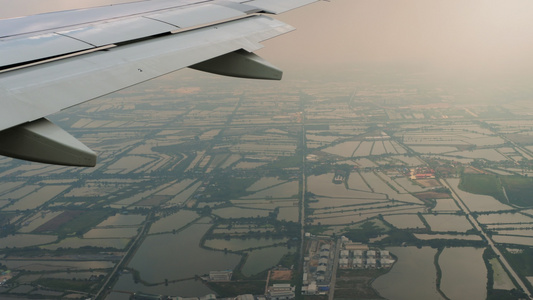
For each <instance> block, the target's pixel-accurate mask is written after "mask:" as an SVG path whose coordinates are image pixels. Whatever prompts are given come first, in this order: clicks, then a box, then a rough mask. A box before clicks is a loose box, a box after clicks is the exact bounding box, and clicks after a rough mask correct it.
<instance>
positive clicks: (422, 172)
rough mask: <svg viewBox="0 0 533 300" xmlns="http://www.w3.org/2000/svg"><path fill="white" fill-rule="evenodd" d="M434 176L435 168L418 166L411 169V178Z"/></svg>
mask: <svg viewBox="0 0 533 300" xmlns="http://www.w3.org/2000/svg"><path fill="white" fill-rule="evenodd" d="M433 178H435V170H433V169H431V168H429V167H418V168H415V169H411V179H412V180H416V179H433Z"/></svg>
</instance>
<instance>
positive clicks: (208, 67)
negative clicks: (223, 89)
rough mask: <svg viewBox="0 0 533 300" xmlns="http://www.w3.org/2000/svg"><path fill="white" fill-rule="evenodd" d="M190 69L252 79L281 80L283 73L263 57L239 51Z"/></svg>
mask: <svg viewBox="0 0 533 300" xmlns="http://www.w3.org/2000/svg"><path fill="white" fill-rule="evenodd" d="M189 68H191V69H195V70H199V71H204V72H208V73H213V74H218V75H224V76H232V77H240V78H251V79H269V80H281V76H282V75H283V72H282V71H281V70H280V69H278V68H276V67H275V66H273V65H272V64H270V63H269V62H268V61H266V60H264V59H262V58H261V57H259V56H257V55H255V54H253V53H250V52H247V51H245V50H237V51H235V52H230V53H228V54H224V55H221V56H219V57H215V58H212V59H209V60H206V61H204V62H201V63H198V64H195V65H192V66H190V67H189Z"/></svg>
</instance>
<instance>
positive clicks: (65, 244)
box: [41, 237, 130, 250]
mask: <svg viewBox="0 0 533 300" xmlns="http://www.w3.org/2000/svg"><path fill="white" fill-rule="evenodd" d="M129 241H130V239H129V238H114V239H113V238H106V239H80V238H78V237H70V238H66V239H64V240H61V241H60V242H59V243H57V244H50V245H45V246H41V248H43V249H50V250H57V249H58V248H73V249H76V248H81V247H85V246H92V247H102V248H107V247H110V248H115V249H119V250H120V249H124V248H125V247H126V245H128V243H129Z"/></svg>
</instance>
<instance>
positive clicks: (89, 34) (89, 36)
mask: <svg viewBox="0 0 533 300" xmlns="http://www.w3.org/2000/svg"><path fill="white" fill-rule="evenodd" d="M176 29H177V27H176V26H173V25H170V24H167V23H164V22H159V21H156V20H152V19H148V18H144V17H135V18H128V19H124V20H119V21H114V22H107V23H101V24H89V25H86V26H84V27H81V28H75V29H69V30H63V31H59V32H58V33H59V34H62V35H65V36H69V37H72V38H74V39H77V40H80V41H84V42H86V43H89V44H92V45H95V46H97V47H101V46H105V45H109V44H117V43H122V42H126V41H131V40H136V39H140V38H145V37H149V36H154V35H158V34H162V33H166V32H171V31H173V30H176Z"/></svg>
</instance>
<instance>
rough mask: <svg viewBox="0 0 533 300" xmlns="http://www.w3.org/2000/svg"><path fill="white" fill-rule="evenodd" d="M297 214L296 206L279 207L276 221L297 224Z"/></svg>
mask: <svg viewBox="0 0 533 300" xmlns="http://www.w3.org/2000/svg"><path fill="white" fill-rule="evenodd" d="M298 214H299V208H298V206H293V207H280V208H279V213H278V217H277V219H278V220H280V221H290V222H298Z"/></svg>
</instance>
